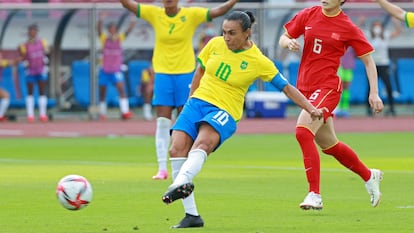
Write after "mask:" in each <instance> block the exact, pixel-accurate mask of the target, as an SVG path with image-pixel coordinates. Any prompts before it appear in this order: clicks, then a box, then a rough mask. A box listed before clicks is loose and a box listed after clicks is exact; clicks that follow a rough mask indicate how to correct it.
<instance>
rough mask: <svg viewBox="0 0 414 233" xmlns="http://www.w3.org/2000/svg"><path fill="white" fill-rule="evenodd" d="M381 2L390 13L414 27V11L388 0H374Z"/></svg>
mask: <svg viewBox="0 0 414 233" xmlns="http://www.w3.org/2000/svg"><path fill="white" fill-rule="evenodd" d="M373 1H376V2H378V3H379V5H380V6H381V7H382V8H383V9H384V10H385V11H387V12H388V13H389V14H390V15H392V16H394V17H395V18H397V19H398V20H400V21H402V22H405V24H406V25H407V27H409V28H413V27H414V12H408V11H405V10H404V9H402V8H401V7H399V6H397V5H395V4H393V3H390V2H388V1H387V0H373Z"/></svg>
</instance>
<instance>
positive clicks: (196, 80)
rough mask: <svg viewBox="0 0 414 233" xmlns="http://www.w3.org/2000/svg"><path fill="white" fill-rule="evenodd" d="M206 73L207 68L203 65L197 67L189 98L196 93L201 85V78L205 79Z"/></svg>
mask: <svg viewBox="0 0 414 233" xmlns="http://www.w3.org/2000/svg"><path fill="white" fill-rule="evenodd" d="M204 71H205V68H204V67H203V66H202V65H201V64H199V65H198V66H197V69H196V71H195V73H194V77H193V80H192V82H191V88H190V95H189V96H191V95H193V93H194V91H195V90H196V89H197V88H198V86H199V85H200V80H201V77H203V75H204Z"/></svg>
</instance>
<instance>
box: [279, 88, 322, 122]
mask: <svg viewBox="0 0 414 233" xmlns="http://www.w3.org/2000/svg"><path fill="white" fill-rule="evenodd" d="M282 91H283V93H285V95H286V96H287V97H288V98H289V99H291V100H292V101H293V102H294V103H295V104H296V105H298V106H299V107H301V108H302V109H304V110H305V111H306V112H308V113H309V114H310V116H311V118H312V120H320V119H322V118H323V112H324V111H326V112H327V111H328V109H327V108H325V107H323V108H319V109H318V108H315V106H313V105H312V104H311V103H310V102H309V101H308V99H306V97H305V96H304V95H303V94H302V93H300V92H299V90H298V89H296V88H295V87H294V86H292V84H290V83H287V84H286V85H285V86H284V87H283V89H282Z"/></svg>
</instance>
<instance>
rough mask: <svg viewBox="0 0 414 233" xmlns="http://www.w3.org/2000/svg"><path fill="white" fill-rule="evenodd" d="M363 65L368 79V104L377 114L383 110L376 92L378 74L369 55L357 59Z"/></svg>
mask: <svg viewBox="0 0 414 233" xmlns="http://www.w3.org/2000/svg"><path fill="white" fill-rule="evenodd" d="M359 58H360V59H361V61H362V63H364V65H365V70H366V73H367V77H368V84H369V96H368V102H369V104H370V106H371V108H372V109H373V110H374V112H375V113H379V112H381V111H382V110H383V109H384V104H383V103H382V100H381V98H380V97H379V94H378V93H379V92H378V73H377V67H376V65H375V61H374V58H373V57H372V56H371V54H370V53H369V54H366V55H363V56H361V57H359Z"/></svg>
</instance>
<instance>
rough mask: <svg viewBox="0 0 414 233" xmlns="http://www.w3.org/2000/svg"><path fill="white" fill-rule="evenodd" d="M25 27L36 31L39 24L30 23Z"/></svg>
mask: <svg viewBox="0 0 414 233" xmlns="http://www.w3.org/2000/svg"><path fill="white" fill-rule="evenodd" d="M27 29H29V30H32V29H33V30H36V31H38V30H39V26H37V24H36V23H32V24H30V25H29V26H27Z"/></svg>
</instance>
